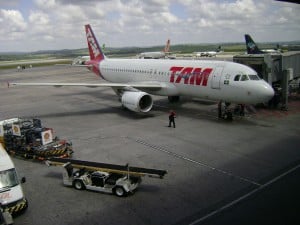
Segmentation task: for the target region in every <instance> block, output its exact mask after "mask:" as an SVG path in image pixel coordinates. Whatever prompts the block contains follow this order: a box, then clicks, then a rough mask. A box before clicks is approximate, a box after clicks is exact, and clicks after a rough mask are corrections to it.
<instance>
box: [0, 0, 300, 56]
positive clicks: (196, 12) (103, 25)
mask: <svg viewBox="0 0 300 225" xmlns="http://www.w3.org/2000/svg"><path fill="white" fill-rule="evenodd" d="M9 2H11V3H10V4H8V3H5V4H1V5H3V6H5V7H6V8H5V9H1V11H0V25H1V27H0V34H1V37H0V38H1V40H2V42H3V41H9V40H15V41H19V42H22V43H27V44H23V46H26V47H27V48H31V49H36V50H39V49H37V48H40V47H42V48H43V49H51V48H55V49H59V48H82V47H86V43H85V35H84V27H83V26H84V25H85V24H87V23H89V24H91V25H92V27H93V29H94V30H95V34H96V36H97V37H99V39H100V41H99V42H101V43H105V44H106V45H107V46H112V47H120V46H151V45H162V44H163V43H164V42H165V40H166V39H167V38H171V40H172V43H175V44H176V43H203V42H221V41H225V42H230V41H241V42H242V41H243V34H244V33H250V34H253V36H254V37H255V38H256V39H257V40H259V41H270V40H274V41H277V40H296V39H299V36H300V34H299V33H300V17H299V16H298V15H299V12H300V5H297V4H287V3H282V2H277V1H269V0H230V1H229V0H211V1H206V0H174V1H170V0H149V1H138V0H102V1H101V0H89V2H88V4H87V3H86V2H85V1H82V0H74V1H69V0H28V1H26V3H27V2H28V4H26V5H25V6H24V4H23V1H20V0H11V1H9ZM22 4H23V5H22ZM30 40H40V42H44V43H43V45H41V44H40V43H36V42H35V44H32V43H31V42H30ZM6 46H9V45H8V42H7V44H4V45H1V47H0V51H1V50H3V49H4V48H5V47H6ZM11 46H13V45H11ZM1 48H2V49H1Z"/></svg>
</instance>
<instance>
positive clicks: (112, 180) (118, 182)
mask: <svg viewBox="0 0 300 225" xmlns="http://www.w3.org/2000/svg"><path fill="white" fill-rule="evenodd" d="M46 164H47V165H48V166H50V165H55V166H57V165H61V166H63V168H64V171H63V183H64V185H66V186H73V187H74V188H75V189H78V190H84V189H87V190H92V191H97V192H105V193H111V194H115V195H116V196H119V197H122V196H126V195H127V194H129V193H133V192H134V191H135V190H136V189H137V188H138V186H139V184H140V183H141V181H142V179H141V177H143V176H149V177H154V178H163V177H164V175H165V174H166V173H167V171H165V170H157V169H147V168H140V167H131V166H129V165H125V166H122V165H115V164H107V163H99V162H90V161H82V160H75V159H66V158H51V159H49V160H47V161H46Z"/></svg>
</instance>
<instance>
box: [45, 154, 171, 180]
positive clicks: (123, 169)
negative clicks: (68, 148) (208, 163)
mask: <svg viewBox="0 0 300 225" xmlns="http://www.w3.org/2000/svg"><path fill="white" fill-rule="evenodd" d="M66 163H71V164H72V167H73V168H76V169H85V170H89V171H102V172H108V173H117V174H125V175H127V174H129V175H132V176H139V177H143V176H148V177H154V178H163V177H164V176H165V175H166V174H167V171H166V170H157V169H148V168H141V167H132V166H129V165H128V164H127V165H116V164H107V163H100V162H90V161H83V160H76V159H67V158H57V157H53V158H50V159H49V160H47V161H46V164H47V165H49V166H51V165H55V166H58V165H61V166H62V165H64V164H66Z"/></svg>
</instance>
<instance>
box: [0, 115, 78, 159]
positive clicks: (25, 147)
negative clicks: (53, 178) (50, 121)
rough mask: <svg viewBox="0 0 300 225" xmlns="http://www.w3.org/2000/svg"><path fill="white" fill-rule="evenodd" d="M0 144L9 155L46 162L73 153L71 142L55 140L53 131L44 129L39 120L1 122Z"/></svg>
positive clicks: (8, 120)
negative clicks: (51, 158)
mask: <svg viewBox="0 0 300 225" xmlns="http://www.w3.org/2000/svg"><path fill="white" fill-rule="evenodd" d="M0 142H1V143H2V145H3V146H4V148H5V149H6V151H7V152H8V153H9V154H11V155H15V156H21V157H23V158H30V159H39V160H45V159H48V158H50V157H71V155H72V153H73V148H72V143H71V142H69V141H67V140H61V139H59V138H58V137H54V138H53V129H52V128H46V127H43V126H42V123H41V120H40V119H37V118H33V119H29V118H28V119H26V118H12V119H7V120H3V121H0Z"/></svg>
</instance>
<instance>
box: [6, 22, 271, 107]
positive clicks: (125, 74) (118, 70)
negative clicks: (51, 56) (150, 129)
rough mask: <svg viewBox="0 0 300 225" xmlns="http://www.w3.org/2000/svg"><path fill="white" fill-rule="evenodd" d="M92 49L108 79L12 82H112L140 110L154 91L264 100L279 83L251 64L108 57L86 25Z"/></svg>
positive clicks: (94, 65)
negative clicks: (269, 80)
mask: <svg viewBox="0 0 300 225" xmlns="http://www.w3.org/2000/svg"><path fill="white" fill-rule="evenodd" d="M85 30H86V37H87V42H88V48H89V53H90V58H91V60H90V61H87V62H86V66H87V67H88V68H89V69H90V70H91V71H93V72H94V73H95V74H96V75H98V76H99V77H101V78H103V79H104V80H106V81H107V82H106V83H11V85H23V86H25V85H28V86H55V87H61V86H86V87H111V88H112V89H113V90H114V91H115V92H116V94H117V95H118V96H119V97H120V100H121V103H122V105H123V106H124V107H125V108H127V109H129V110H131V111H134V112H144V113H146V112H149V111H150V110H151V108H152V106H153V100H152V97H151V95H160V96H169V100H178V99H179V96H191V97H197V98H202V99H208V100H216V101H224V102H231V103H238V104H256V103H264V102H267V101H268V100H270V99H271V98H272V97H273V95H274V90H273V88H272V87H271V86H270V85H269V84H268V83H267V82H266V81H264V80H262V79H260V78H259V77H258V75H257V73H256V72H255V71H254V70H253V69H251V68H250V67H248V66H245V65H242V64H238V63H234V62H228V61H215V60H213V61H212V60H196V61H195V60H165V59H164V60H159V59H156V60H155V59H110V58H107V57H106V56H105V55H104V54H103V52H102V50H101V48H100V47H99V44H98V42H97V39H96V37H95V35H94V33H93V31H92V29H91V26H90V25H85Z"/></svg>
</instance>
